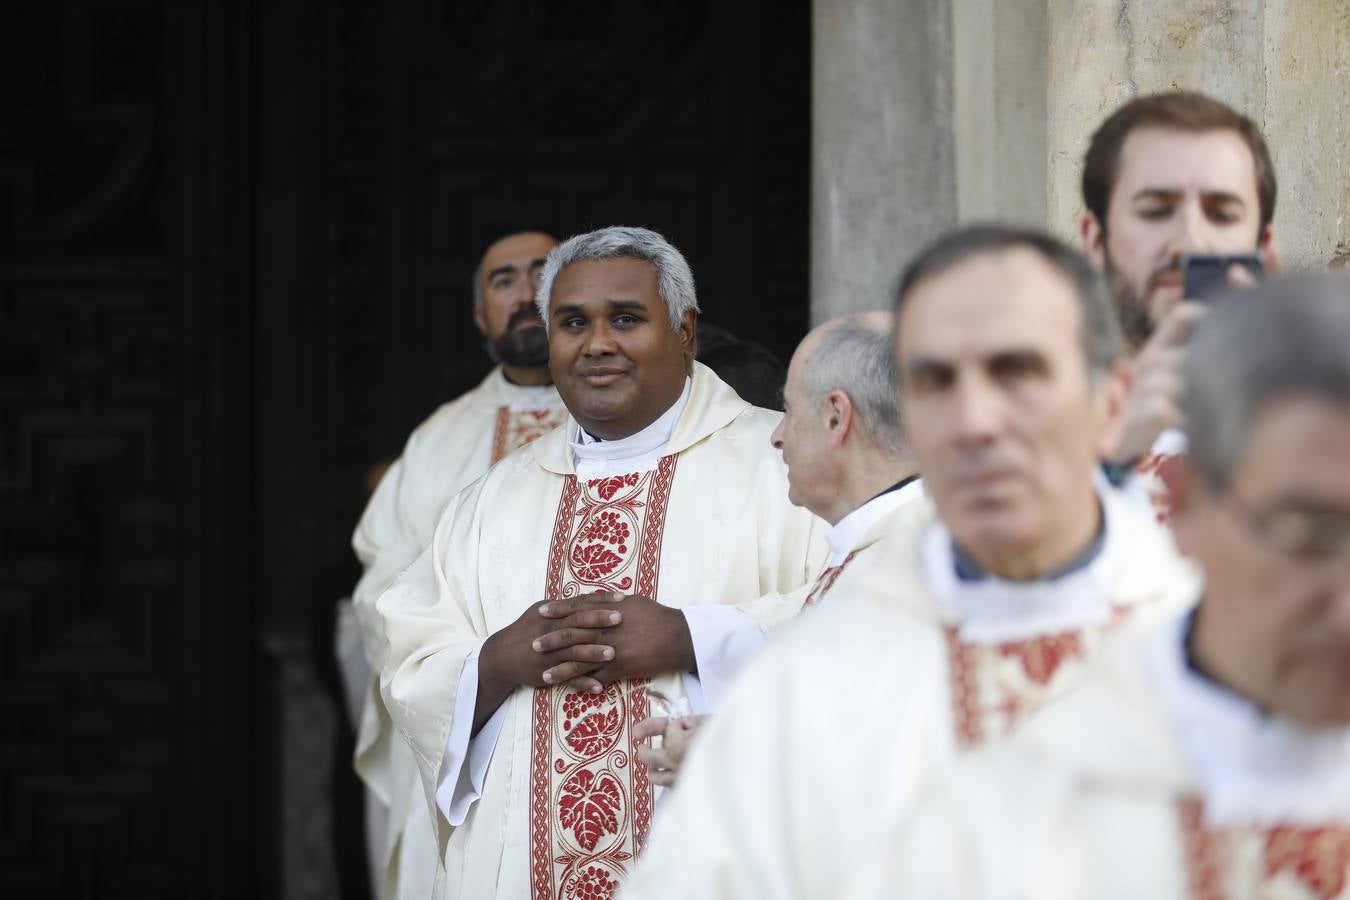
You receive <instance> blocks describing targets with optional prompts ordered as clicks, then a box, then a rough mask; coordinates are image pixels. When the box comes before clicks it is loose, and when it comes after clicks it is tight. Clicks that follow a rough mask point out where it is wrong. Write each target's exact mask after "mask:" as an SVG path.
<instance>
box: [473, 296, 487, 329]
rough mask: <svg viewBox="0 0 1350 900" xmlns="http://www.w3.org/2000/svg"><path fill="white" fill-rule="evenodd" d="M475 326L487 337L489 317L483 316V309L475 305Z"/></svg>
mask: <svg viewBox="0 0 1350 900" xmlns="http://www.w3.org/2000/svg"><path fill="white" fill-rule="evenodd" d="M473 324H474V325H476V326H478V333H479V334H481V335H482V336H483V337H487V316H486V315H484V314H483V307H481V306H478V305H476V304H475V305H474V308H473Z"/></svg>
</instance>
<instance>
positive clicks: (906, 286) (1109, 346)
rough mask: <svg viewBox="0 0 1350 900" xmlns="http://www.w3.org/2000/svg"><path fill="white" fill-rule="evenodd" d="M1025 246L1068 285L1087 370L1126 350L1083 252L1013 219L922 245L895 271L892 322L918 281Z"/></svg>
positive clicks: (1098, 369) (1100, 369) (1106, 294)
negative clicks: (897, 277)
mask: <svg viewBox="0 0 1350 900" xmlns="http://www.w3.org/2000/svg"><path fill="white" fill-rule="evenodd" d="M1018 249H1026V250H1031V251H1033V252H1034V253H1035V254H1036V255H1037V256H1039V257H1040V258H1041V260H1042V261H1044V262H1045V263H1046V265H1048V266H1050V268H1052V269H1054V270H1055V271H1056V272H1058V273H1059V274H1060V275H1062V276H1064V278H1065V279H1066V280H1067V281H1068V282H1069V284H1070V285H1072V286H1073V292H1074V296H1075V297H1076V298H1077V300H1078V308H1079V312H1080V319H1081V323H1080V330H1081V333H1080V335H1079V337H1080V340H1081V342H1082V345H1083V355H1084V356H1085V357H1086V359H1087V367H1088V372H1089V373H1091V374H1092V375H1093V376H1097V375H1101V374H1103V373H1104V372H1106V371H1107V370H1109V369H1110V368H1111V367H1112V366H1113V365H1115V364H1116V363H1117V362H1118V361H1119V360H1120V359H1121V357H1122V356H1123V355H1124V353H1125V342H1124V338H1123V337H1122V336H1121V329H1120V319H1119V318H1118V316H1117V313H1116V307H1115V304H1114V303H1113V302H1112V300H1111V293H1110V291H1109V290H1108V289H1107V286H1106V282H1105V281H1103V280H1102V278H1101V276H1100V275H1098V274H1097V273H1096V272H1095V271H1094V270H1093V268H1092V266H1091V265H1089V264H1088V261H1087V259H1086V258H1084V256H1083V254H1081V253H1079V252H1078V251H1077V250H1074V249H1073V248H1072V247H1070V246H1068V245H1067V244H1065V243H1063V242H1062V241H1060V240H1058V239H1057V238H1054V237H1051V236H1050V235H1048V234H1046V233H1044V232H1041V231H1035V230H1033V229H1030V228H1020V227H1017V226H1012V225H972V226H969V227H967V228H961V229H958V230H956V231H953V232H951V233H950V234H947V235H944V236H943V237H941V238H938V240H937V241H936V242H934V243H933V244H930V245H929V246H928V247H927V248H926V249H924V250H922V251H921V252H920V253H919V255H918V256H916V257H915V258H914V259H913V260H912V261H911V262H910V264H909V266H908V267H906V269H905V271H904V273H903V274H902V275H901V276H900V287H899V289H898V290H897V291H896V298H895V313H896V323H897V325H896V327H899V316H900V310H901V309H903V308H904V305H905V301H906V300H907V299H908V298H909V295H910V294H911V293H912V292H913V290H914V287H915V286H916V285H917V284H918V283H919V282H921V281H925V280H927V279H928V278H931V277H933V276H934V275H938V274H940V273H942V272H945V271H946V270H948V269H950V268H951V267H952V266H955V265H956V264H957V263H961V262H964V261H966V260H967V259H971V258H973V257H976V256H982V255H984V254H986V253H1000V252H1004V251H1007V250H1018Z"/></svg>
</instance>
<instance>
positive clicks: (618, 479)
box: [586, 473, 642, 500]
mask: <svg viewBox="0 0 1350 900" xmlns="http://www.w3.org/2000/svg"><path fill="white" fill-rule="evenodd" d="M641 477H642V476H641V475H639V474H637V473H633V474H630V475H616V476H615V477H613V478H596V479H592V480H591V481H588V482H586V487H588V488H594V489H595V492H596V493H597V494H599V495H600V499H601V500H612V499H613V498H614V495H615V494H617V493H618V492H619V491H621V490H623V489H624V488H626V487H632V486H633V485H635V484H637V483H638V479H640V478H641Z"/></svg>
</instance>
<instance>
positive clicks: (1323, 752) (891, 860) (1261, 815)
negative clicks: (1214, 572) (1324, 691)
mask: <svg viewBox="0 0 1350 900" xmlns="http://www.w3.org/2000/svg"><path fill="white" fill-rule="evenodd" d="M1185 625H1186V620H1185V619H1183V620H1181V621H1174V622H1168V623H1165V624H1164V625H1163V626H1162V627H1160V628H1156V629H1154V630H1153V631H1152V632H1151V633H1149V634H1146V635H1143V636H1140V637H1136V638H1134V639H1132V640H1130V641H1128V642H1124V643H1122V645H1120V646H1117V647H1113V648H1112V649H1111V650H1110V651H1109V652H1107V653H1105V654H1102V656H1101V657H1100V658H1099V659H1098V660H1096V661H1095V662H1094V665H1093V666H1091V667H1090V671H1088V672H1085V673H1084V676H1083V678H1082V681H1081V684H1080V685H1079V687H1078V688H1077V689H1076V690H1075V691H1074V692H1073V693H1072V694H1071V695H1069V696H1067V697H1065V698H1064V699H1063V700H1061V701H1060V702H1058V703H1056V704H1054V705H1052V706H1050V707H1047V708H1046V709H1043V710H1041V711H1040V712H1038V713H1037V714H1036V715H1035V716H1033V717H1032V718H1031V719H1030V720H1029V721H1028V722H1027V723H1026V724H1025V725H1024V726H1023V728H1021V729H1020V730H1019V731H1018V733H1017V734H1016V735H1014V736H1013V737H1011V738H1009V739H1008V740H1007V741H1005V742H1003V743H1001V744H998V745H992V746H990V747H988V748H986V749H984V750H982V751H980V752H979V753H974V754H971V755H969V756H968V757H966V758H964V759H963V760H962V761H961V762H960V763H959V764H958V765H957V766H956V767H955V768H953V769H952V770H951V771H950V772H949V773H948V774H947V776H946V777H944V778H943V779H942V780H941V781H940V782H937V783H935V784H933V785H932V786H931V788H930V790H929V791H928V792H927V794H926V796H925V797H924V798H923V801H922V802H921V803H919V804H918V805H917V809H916V811H915V813H914V815H913V816H912V817H911V818H910V819H908V820H905V821H899V822H896V823H893V826H891V827H888V828H886V829H883V830H882V831H881V832H880V833H878V834H877V836H876V841H875V842H874V843H873V844H872V845H871V848H872V850H873V851H875V852H874V853H873V854H872V855H871V857H870V858H869V860H868V862H867V863H866V864H865V866H864V867H863V868H862V869H861V871H860V872H859V875H858V877H857V879H856V880H855V881H854V882H853V883H851V884H850V885H849V886H848V888H847V890H846V891H845V892H846V893H847V894H848V895H849V896H852V897H860V898H862V897H867V898H882V897H911V896H912V897H925V898H930V897H931V898H953V900H955V898H986V900H993V898H1004V900H1014V898H1016V900H1071V898H1080V897H1093V898H1102V900H1126V898H1130V900H1133V898H1139V897H1148V898H1150V900H1350V727H1345V726H1341V727H1339V728H1336V727H1332V728H1323V729H1310V728H1304V727H1301V726H1298V725H1296V724H1294V723H1291V722H1287V721H1282V720H1280V719H1279V718H1278V717H1275V716H1270V715H1268V714H1266V713H1264V712H1262V711H1261V710H1259V709H1257V708H1256V707H1255V706H1253V705H1251V704H1249V703H1248V702H1247V701H1245V700H1243V699H1242V698H1239V697H1237V696H1236V695H1234V694H1231V693H1229V692H1228V691H1227V689H1225V688H1222V687H1220V686H1218V685H1217V684H1215V683H1214V682H1212V681H1209V680H1208V679H1207V678H1205V676H1202V675H1199V674H1198V673H1196V672H1195V671H1194V670H1192V669H1190V668H1189V667H1188V666H1187V665H1186V664H1185V662H1184V651H1183V639H1182V635H1183V633H1184V628H1185Z"/></svg>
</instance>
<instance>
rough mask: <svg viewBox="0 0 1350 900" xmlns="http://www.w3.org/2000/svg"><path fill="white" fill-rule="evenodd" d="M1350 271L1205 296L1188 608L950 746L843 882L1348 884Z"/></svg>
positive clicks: (1178, 496)
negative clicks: (963, 751) (1050, 698)
mask: <svg viewBox="0 0 1350 900" xmlns="http://www.w3.org/2000/svg"><path fill="white" fill-rule="evenodd" d="M1347 347H1350V280H1347V279H1345V278H1333V277H1327V276H1322V277H1317V278H1308V279H1300V280H1292V281H1285V282H1273V283H1270V284H1268V285H1266V286H1263V287H1259V288H1256V289H1254V290H1252V291H1251V292H1250V295H1247V296H1242V297H1233V298H1230V299H1225V300H1224V301H1223V302H1222V303H1220V304H1218V305H1216V306H1215V308H1214V310H1213V311H1212V312H1211V314H1210V315H1209V316H1207V317H1206V319H1205V321H1204V322H1202V323H1201V324H1200V325H1199V327H1198V329H1197V332H1196V334H1195V336H1194V338H1193V340H1192V343H1191V346H1190V348H1189V355H1188V358H1187V360H1186V367H1185V377H1186V384H1185V388H1184V391H1183V395H1182V404H1183V412H1184V414H1185V416H1186V422H1187V424H1188V425H1189V426H1190V429H1189V430H1190V437H1191V444H1190V452H1189V454H1188V455H1187V456H1186V457H1184V458H1183V459H1182V460H1181V461H1180V463H1179V465H1178V469H1177V472H1176V480H1175V482H1174V485H1173V487H1174V495H1173V501H1174V506H1173V525H1174V530H1175V535H1176V539H1177V542H1178V545H1179V547H1180V548H1181V549H1182V550H1183V552H1185V553H1186V554H1187V555H1189V556H1191V557H1192V558H1193V559H1194V560H1195V561H1196V562H1197V563H1198V564H1199V565H1200V567H1201V568H1202V569H1203V571H1204V573H1205V579H1206V583H1205V587H1204V590H1203V594H1202V599H1201V601H1200V604H1199V606H1198V607H1197V608H1196V610H1195V611H1194V612H1192V613H1190V614H1187V615H1186V616H1184V617H1182V618H1180V619H1179V620H1177V621H1175V622H1172V623H1171V624H1169V625H1168V626H1166V627H1165V628H1163V629H1161V630H1159V631H1157V632H1156V633H1151V634H1147V635H1142V636H1141V637H1140V639H1138V640H1137V641H1136V642H1132V643H1129V644H1126V645H1122V646H1121V647H1120V648H1119V652H1117V653H1114V654H1112V655H1108V656H1107V657H1104V658H1103V659H1102V665H1100V667H1099V668H1098V670H1097V672H1096V673H1095V675H1094V676H1093V677H1092V678H1091V679H1089V680H1087V681H1085V682H1084V683H1083V684H1082V685H1081V686H1080V688H1079V689H1078V690H1077V691H1076V692H1075V693H1074V694H1073V695H1072V696H1070V697H1067V698H1065V699H1064V700H1063V701H1061V702H1060V703H1059V704H1057V705H1053V706H1051V707H1048V708H1047V709H1046V710H1045V711H1043V712H1042V713H1041V714H1039V716H1037V717H1034V718H1033V719H1031V720H1029V722H1028V723H1027V725H1026V727H1025V729H1024V730H1023V731H1022V732H1021V733H1019V734H1018V735H1017V736H1015V737H1014V738H1013V739H1011V740H1010V741H1009V742H1008V743H1006V744H1004V745H1002V746H1000V747H997V748H993V749H991V751H990V752H989V753H987V754H984V755H983V756H979V757H971V758H970V759H968V760H966V761H965V762H964V763H962V764H961V765H960V766H958V767H957V768H956V769H955V770H953V771H952V772H951V773H950V775H949V777H947V778H946V779H945V780H944V782H943V783H942V784H941V786H940V787H939V788H938V789H937V790H935V791H933V792H930V795H929V798H928V801H927V803H926V805H922V806H921V807H920V809H919V811H918V813H917V814H916V815H914V816H912V817H910V818H909V819H908V820H907V821H904V822H902V821H899V820H896V821H894V822H893V823H892V827H891V828H890V829H889V830H887V831H884V832H883V833H882V834H880V835H878V837H879V838H880V839H881V840H882V841H883V844H882V845H881V846H883V847H885V848H886V852H885V853H884V854H882V853H877V854H875V855H873V856H872V857H871V859H872V862H871V864H870V866H871V868H870V871H869V872H867V873H866V874H865V875H864V877H863V881H865V882H866V883H865V884H860V885H856V886H855V887H856V889H855V890H852V891H848V892H846V893H847V895H848V896H857V897H862V896H887V897H910V896H913V897H925V898H932V897H939V898H948V897H962V898H967V897H969V898H973V897H981V898H994V897H1000V898H1004V897H1006V898H1012V897H1018V898H1028V900H1035V898H1050V897H1095V898H1117V897H1119V898H1126V897H1129V898H1134V897H1150V898H1171V897H1176V898H1180V897H1289V898H1313V897H1320V898H1343V897H1346V896H1347V895H1350V352H1347V349H1346V348H1347Z"/></svg>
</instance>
